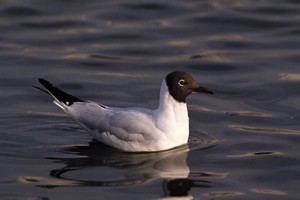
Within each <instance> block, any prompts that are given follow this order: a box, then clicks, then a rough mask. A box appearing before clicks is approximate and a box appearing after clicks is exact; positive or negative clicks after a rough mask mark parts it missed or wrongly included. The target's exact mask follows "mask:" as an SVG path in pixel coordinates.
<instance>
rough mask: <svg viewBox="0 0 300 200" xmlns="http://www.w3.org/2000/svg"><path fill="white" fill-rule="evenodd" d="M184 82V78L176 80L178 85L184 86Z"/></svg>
mask: <svg viewBox="0 0 300 200" xmlns="http://www.w3.org/2000/svg"><path fill="white" fill-rule="evenodd" d="M185 84H186V83H185V80H183V79H180V81H178V85H180V86H184V85H185Z"/></svg>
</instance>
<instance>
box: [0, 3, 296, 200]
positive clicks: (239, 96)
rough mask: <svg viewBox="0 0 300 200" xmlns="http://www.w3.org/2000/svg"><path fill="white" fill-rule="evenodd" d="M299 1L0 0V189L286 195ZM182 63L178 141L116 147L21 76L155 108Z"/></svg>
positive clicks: (291, 163) (292, 184) (132, 195)
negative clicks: (136, 148) (186, 89)
mask: <svg viewBox="0 0 300 200" xmlns="http://www.w3.org/2000/svg"><path fill="white" fill-rule="evenodd" d="M299 3H300V2H298V1H295V0H286V1H279V0H275V1H274V0H255V1H248V0H224V1H223V0H210V1H193V0H189V1H177V0H175V1H163V2H161V1H153V0H152V1H130V0H126V1H88V2H87V1H81V0H77V1H66V0H56V1H47V0H39V1H36V0H25V1H14V0H5V1H0V72H1V76H0V83H1V85H0V96H1V102H0V105H1V113H2V115H1V116H0V124H1V126H0V135H1V137H0V161H1V162H0V171H1V176H0V196H1V199H5V200H8V199H86V198H87V197H88V199H109V198H114V199H120V198H122V199H164V198H168V197H180V198H182V199H184V198H187V199H192V198H194V199H272V200H273V199H298V198H299V192H298V188H299V184H300V181H299V178H297V177H300V174H299V167H300V158H299V141H300V137H299V136H300V118H299V108H300V103H299V102H300V101H299V98H300V95H299V94H300V93H299V92H300V87H299V83H300V82H299V81H300V70H299V69H300V68H299V65H300V59H299V57H300V49H299V47H300V39H299V33H300V25H299V24H300V21H299V20H300V14H299V13H300V4H299ZM174 70H184V71H188V72H190V73H192V74H193V76H194V77H195V79H197V80H199V83H201V84H202V85H203V86H205V87H208V88H210V89H211V90H212V91H214V93H215V95H201V94H198V95H197V94H195V95H192V96H190V97H189V99H188V103H189V116H190V135H191V136H190V141H189V144H188V145H186V146H183V147H180V148H177V149H174V150H171V151H167V152H161V153H150V154H129V153H122V152H120V151H118V150H115V149H112V148H110V147H107V146H105V145H103V144H101V143H97V142H95V141H93V140H92V139H91V138H90V136H89V135H88V134H87V133H86V132H85V131H84V130H82V129H81V128H80V127H79V126H78V125H77V124H76V123H74V122H73V121H72V120H71V119H69V118H68V117H67V116H66V115H65V114H63V113H62V111H61V110H59V108H57V107H55V105H54V104H52V103H51V99H50V98H49V97H48V96H46V95H45V94H42V93H41V92H40V91H37V90H35V89H34V88H32V87H31V85H32V84H37V78H39V77H42V78H46V79H49V80H51V81H52V82H54V83H55V84H56V85H57V86H59V87H61V88H63V89H64V90H66V91H68V92H69V93H71V94H74V95H76V96H78V97H79V98H82V99H88V100H93V101H98V102H101V103H103V104H107V105H110V106H141V107H147V108H156V106H157V104H158V95H159V87H160V84H161V81H162V79H163V78H164V76H165V75H166V74H167V73H169V72H171V71H174Z"/></svg>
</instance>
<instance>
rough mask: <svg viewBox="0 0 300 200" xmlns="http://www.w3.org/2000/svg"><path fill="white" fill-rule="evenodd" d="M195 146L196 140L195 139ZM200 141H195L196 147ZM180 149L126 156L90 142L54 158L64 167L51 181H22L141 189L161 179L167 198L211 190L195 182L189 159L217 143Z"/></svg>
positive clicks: (126, 154) (48, 184) (29, 178)
mask: <svg viewBox="0 0 300 200" xmlns="http://www.w3.org/2000/svg"><path fill="white" fill-rule="evenodd" d="M192 140H193V141H192V142H193V143H195V141H196V140H195V138H192ZM197 142H199V141H196V143H197ZM190 143H191V142H189V145H184V146H180V147H178V148H174V149H171V150H168V151H163V152H156V153H125V152H121V151H119V150H117V149H114V148H111V147H109V146H106V145H104V144H102V143H99V142H96V141H91V142H90V143H89V145H85V146H84V145H73V146H68V147H62V149H61V150H62V152H63V153H64V155H67V157H64V156H62V157H51V158H49V157H48V158H47V159H51V160H53V161H54V162H55V163H59V164H63V165H64V167H63V168H60V169H54V170H51V172H50V175H51V177H52V178H41V177H29V176H27V177H23V179H24V180H23V181H24V182H25V181H26V182H32V183H35V184H36V185H38V186H41V187H48V188H51V187H80V186H85V187H93V186H98V187H116V186H129V185H141V184H145V183H148V182H151V181H154V180H158V179H161V180H162V182H163V184H162V185H163V190H164V192H165V196H166V197H170V196H188V191H189V190H190V189H191V188H194V187H209V185H210V182H208V181H202V180H198V179H197V180H192V179H190V178H188V177H189V174H190V169H189V166H188V165H187V157H188V154H189V152H190V151H191V150H195V148H196V150H197V149H204V148H209V147H212V146H214V145H215V141H212V142H210V143H206V144H203V143H202V145H199V144H198V145H194V146H193V145H192V146H191V145H190Z"/></svg>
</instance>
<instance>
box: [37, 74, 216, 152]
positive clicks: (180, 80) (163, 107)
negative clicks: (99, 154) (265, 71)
mask: <svg viewBox="0 0 300 200" xmlns="http://www.w3.org/2000/svg"><path fill="white" fill-rule="evenodd" d="M39 82H40V83H41V84H42V85H43V86H44V88H45V89H42V88H39V87H36V86H34V87H36V88H38V89H41V90H43V91H44V92H46V93H48V94H50V95H51V96H52V97H54V103H55V104H56V105H57V106H59V107H60V108H61V109H62V110H63V111H64V112H66V113H67V114H68V115H69V116H70V117H71V118H73V119H74V120H75V121H76V122H78V123H79V124H80V125H81V126H82V127H83V128H85V129H86V130H87V131H88V132H89V133H90V134H91V135H92V136H93V137H94V138H95V139H97V140H99V141H101V142H103V143H105V144H107V145H109V146H112V147H115V148H117V149H120V150H122V151H127V152H153V151H163V150H167V149H171V148H174V147H177V146H181V145H184V144H186V143H187V142H188V137H189V117H188V110H187V104H186V98H187V96H189V95H190V94H192V93H194V92H202V93H207V94H213V93H212V92H211V91H210V90H208V89H206V88H204V87H201V86H199V85H198V84H197V82H196V81H195V80H194V79H193V77H192V76H191V75H190V74H189V73H186V72H183V71H175V72H172V73H170V74H168V75H167V76H166V78H165V79H164V80H163V81H162V84H161V88H160V99H159V106H158V108H157V109H155V110H150V109H146V108H134V107H133V108H131V107H130V108H116V107H108V106H106V105H102V104H99V103H96V102H91V101H84V100H81V99H79V98H77V97H74V96H71V95H69V94H67V93H65V92H64V91H62V90H60V89H58V88H57V87H55V86H53V85H52V84H51V83H50V82H48V81H46V80H44V79H39Z"/></svg>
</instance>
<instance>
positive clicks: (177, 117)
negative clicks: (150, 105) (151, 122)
mask: <svg viewBox="0 0 300 200" xmlns="http://www.w3.org/2000/svg"><path fill="white" fill-rule="evenodd" d="M156 111H157V119H158V120H159V121H158V122H157V124H158V126H160V128H161V129H165V130H166V131H170V132H174V131H176V132H177V131H180V132H187V134H188V128H189V118H188V111H187V105H186V103H185V102H178V101H176V100H175V99H174V98H173V97H172V96H171V95H170V93H169V90H168V86H167V84H166V81H165V80H163V82H162V84H161V88H160V99H159V106H158V109H157V110H156Z"/></svg>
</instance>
